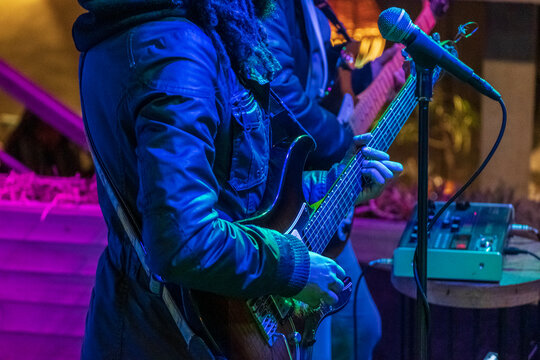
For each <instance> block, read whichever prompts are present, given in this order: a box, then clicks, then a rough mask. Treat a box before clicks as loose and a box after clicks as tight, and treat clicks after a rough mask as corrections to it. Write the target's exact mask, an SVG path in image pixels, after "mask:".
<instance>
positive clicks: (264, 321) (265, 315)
mask: <svg viewBox="0 0 540 360" xmlns="http://www.w3.org/2000/svg"><path fill="white" fill-rule="evenodd" d="M273 304H274V303H273V302H272V299H271V298H270V296H263V297H261V298H257V299H251V300H248V301H247V305H248V306H249V309H250V311H251V313H252V314H253V317H254V318H255V322H256V323H257V325H258V326H259V330H261V333H262V335H263V336H264V338H265V339H266V341H267V342H268V345H270V346H273V345H274V343H275V341H276V339H277V338H278V337H277V336H275V335H276V332H277V328H278V320H277V318H276V316H275V315H274V312H273V311H272V308H271V305H273Z"/></svg>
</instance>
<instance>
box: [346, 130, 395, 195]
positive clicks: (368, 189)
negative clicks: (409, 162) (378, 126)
mask: <svg viewBox="0 0 540 360" xmlns="http://www.w3.org/2000/svg"><path fill="white" fill-rule="evenodd" d="M371 137H372V135H371V134H370V133H367V134H362V135H358V136H355V137H354V144H355V146H356V147H357V148H360V151H361V152H362V155H363V156H364V159H365V160H364V162H363V164H362V170H361V172H360V173H361V174H362V176H363V177H364V179H365V180H366V181H364V189H363V191H362V193H361V194H360V196H359V197H358V198H357V199H356V204H359V203H361V202H364V201H366V200H368V199H373V198H376V197H377V196H379V195H380V194H381V192H382V190H383V188H384V186H385V185H386V184H388V183H389V182H390V181H391V180H392V179H393V178H395V177H397V176H398V175H399V174H400V173H401V172H402V171H403V166H402V165H401V164H400V163H398V162H395V161H390V160H389V158H390V156H388V154H387V153H385V152H384V151H379V150H375V149H373V148H370V147H367V146H365V145H366V144H368V143H369V141H370V140H371Z"/></svg>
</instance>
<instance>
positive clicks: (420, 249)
mask: <svg viewBox="0 0 540 360" xmlns="http://www.w3.org/2000/svg"><path fill="white" fill-rule="evenodd" d="M413 60H414V61H415V64H416V74H417V78H416V79H417V80H416V96H417V98H418V205H417V209H418V243H417V258H416V264H417V269H418V277H419V282H420V284H421V286H422V288H423V289H424V292H425V294H426V298H427V241H428V231H427V227H428V150H429V148H428V142H429V121H428V120H429V103H430V102H431V97H432V95H433V84H432V83H433V70H434V66H432V65H430V64H428V65H426V64H419V63H418V62H417V61H416V59H413ZM419 60H420V59H419ZM421 298H422V293H421V292H420V289H419V288H417V292H416V319H415V330H416V335H417V342H416V343H415V359H419V360H427V359H428V338H429V334H428V329H427V322H426V321H427V314H426V309H425V308H424V305H423V303H422V300H421Z"/></svg>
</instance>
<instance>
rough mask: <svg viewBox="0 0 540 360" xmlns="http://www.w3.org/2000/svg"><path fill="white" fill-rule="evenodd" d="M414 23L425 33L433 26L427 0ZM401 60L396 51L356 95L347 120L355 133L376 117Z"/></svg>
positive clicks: (389, 89) (400, 46) (365, 128)
mask: <svg viewBox="0 0 540 360" xmlns="http://www.w3.org/2000/svg"><path fill="white" fill-rule="evenodd" d="M415 23H416V25H418V27H420V28H421V29H422V30H423V31H424V32H426V33H429V32H431V30H432V29H433V27H434V26H435V17H434V16H433V13H432V12H431V8H430V4H429V2H428V1H424V2H423V7H422V11H421V12H420V14H419V15H418V17H417V18H416V20H415ZM396 46H398V47H399V48H400V49H403V48H405V47H404V46H403V45H401V44H398V45H396ZM403 61H404V60H403V55H401V52H400V51H398V52H397V53H396V54H395V55H394V57H393V58H392V59H390V60H389V61H388V62H386V64H385V65H384V67H383V68H382V69H381V71H380V73H379V74H378V75H377V77H376V78H375V80H374V81H373V82H372V83H371V85H369V86H368V87H367V88H366V89H365V90H364V91H362V92H361V93H360V94H358V96H357V97H356V100H357V102H356V105H355V107H354V112H353V115H352V117H351V121H350V122H349V124H350V126H351V128H352V130H353V132H354V134H355V135H359V134H363V133H365V132H366V131H367V130H368V129H369V127H370V126H371V124H372V123H373V121H374V120H375V118H376V117H377V114H378V113H379V111H380V110H381V108H382V107H383V106H384V104H385V103H386V99H387V94H388V93H389V92H390V91H391V90H392V88H393V86H394V73H395V72H396V71H398V70H399V69H400V68H401V67H402V66H403Z"/></svg>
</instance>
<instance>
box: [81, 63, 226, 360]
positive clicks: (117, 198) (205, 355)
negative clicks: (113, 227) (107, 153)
mask: <svg viewBox="0 0 540 360" xmlns="http://www.w3.org/2000/svg"><path fill="white" fill-rule="evenodd" d="M84 57H85V53H82V54H81V61H80V66H79V79H81V78H82V76H81V75H82V68H83V64H84ZM79 84H81V82H80V81H79ZM79 87H80V89H79V91H80V93H81V105H82V107H83V108H84V99H83V96H82V87H81V85H79ZM83 123H84V128H85V132H86V137H87V140H88V144H89V147H90V152H91V154H92V158H93V159H94V167H95V169H96V173H97V175H98V176H99V179H100V180H101V182H102V184H103V187H104V188H105V192H106V193H107V196H108V198H109V201H110V202H111V204H112V206H113V208H114V210H115V212H116V215H117V216H118V218H119V220H120V223H121V224H122V227H123V228H124V231H125V233H126V235H127V236H128V238H129V240H130V242H131V245H132V246H133V248H134V249H135V252H136V254H137V257H138V258H139V261H140V263H141V266H142V268H143V269H144V271H145V273H146V279H147V281H148V284H149V288H150V291H152V292H153V293H154V294H156V295H159V296H160V297H161V299H162V300H163V302H164V303H165V306H166V307H167V309H168V310H169V313H170V314H171V317H172V319H173V321H174V323H175V324H176V326H177V327H178V330H179V331H180V334H181V335H182V337H183V338H184V341H185V342H186V344H187V347H188V351H189V353H190V354H191V355H192V357H193V359H201V360H216V359H222V358H221V357H215V356H214V355H213V353H212V351H211V350H210V348H209V347H208V346H207V345H206V344H205V342H204V341H203V339H202V338H201V337H199V336H197V335H196V334H195V333H194V332H193V330H191V328H190V327H189V325H188V323H187V321H186V320H185V318H184V316H183V315H182V312H181V311H180V309H179V308H178V305H177V304H176V302H175V301H174V300H173V297H172V295H171V293H170V292H169V290H168V289H167V287H166V286H165V284H164V282H163V280H162V279H161V278H160V277H159V275H157V274H154V273H152V272H151V271H150V269H149V267H148V265H147V263H146V260H145V259H146V257H145V255H146V249H145V248H144V244H143V243H142V233H141V229H140V227H139V225H138V223H137V221H135V217H134V216H133V214H132V212H131V211H130V209H129V207H128V206H127V203H126V202H125V201H124V200H123V198H122V196H121V194H120V191H119V190H118V188H117V187H116V186H115V183H114V181H113V180H112V177H111V175H110V173H109V171H108V169H107V167H106V166H105V164H104V162H103V160H102V158H101V156H100V155H99V152H98V150H97V148H96V146H95V144H94V141H93V138H92V134H91V133H90V129H89V127H88V123H87V121H86V117H85V116H84V112H83Z"/></svg>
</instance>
